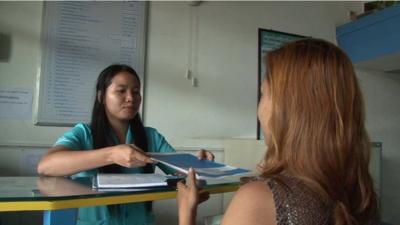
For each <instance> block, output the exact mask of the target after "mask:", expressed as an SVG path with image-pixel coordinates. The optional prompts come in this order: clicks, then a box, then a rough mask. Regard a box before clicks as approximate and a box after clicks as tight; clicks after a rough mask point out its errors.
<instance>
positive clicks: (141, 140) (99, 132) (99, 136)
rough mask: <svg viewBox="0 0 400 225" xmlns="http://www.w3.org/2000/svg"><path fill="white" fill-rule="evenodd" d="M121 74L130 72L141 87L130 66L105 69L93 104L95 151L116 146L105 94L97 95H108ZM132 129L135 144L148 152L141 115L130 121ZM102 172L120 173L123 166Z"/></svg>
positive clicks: (97, 86)
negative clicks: (113, 81) (99, 97)
mask: <svg viewBox="0 0 400 225" xmlns="http://www.w3.org/2000/svg"><path fill="white" fill-rule="evenodd" d="M121 72H128V73H129V74H131V75H132V76H134V77H135V78H136V79H137V80H138V82H139V87H140V79H139V76H138V75H137V73H136V71H135V70H134V69H133V68H131V67H130V66H128V65H123V64H114V65H110V66H108V67H107V68H105V69H104V70H103V71H102V72H101V73H100V75H99V77H98V78H97V84H96V98H95V100H94V104H93V111H92V121H91V129H92V136H93V147H94V149H98V148H103V147H108V146H113V145H115V143H114V141H113V139H112V137H111V136H110V134H111V131H112V128H111V126H110V123H109V121H108V118H107V115H106V110H105V105H104V98H105V94H102V95H101V96H102V97H101V99H100V100H99V99H98V98H97V93H99V92H100V93H106V90H107V88H108V86H110V85H111V81H112V79H113V78H114V77H115V75H117V74H118V73H121ZM129 124H130V129H131V132H132V134H135V135H134V140H133V141H134V144H135V145H136V146H138V147H139V148H141V149H142V150H144V151H145V152H147V151H148V146H147V137H146V132H145V129H144V126H143V123H142V120H141V119H140V115H139V113H137V114H136V116H135V117H134V118H133V119H132V120H130V121H129ZM99 171H100V172H103V173H119V172H121V166H119V165H117V164H112V165H108V166H103V167H100V168H99ZM143 171H144V172H145V173H152V172H154V171H153V167H152V166H151V165H146V166H145V167H144V168H143Z"/></svg>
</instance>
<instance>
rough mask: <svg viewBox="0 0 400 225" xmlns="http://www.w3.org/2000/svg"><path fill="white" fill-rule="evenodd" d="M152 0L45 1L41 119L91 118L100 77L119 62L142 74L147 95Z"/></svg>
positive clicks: (62, 122) (49, 122)
mask: <svg viewBox="0 0 400 225" xmlns="http://www.w3.org/2000/svg"><path fill="white" fill-rule="evenodd" d="M147 7H148V6H147V3H146V2H142V1H141V2H138V1H135V2H133V1H118V2H117V1H115V2H114V1H110V2H97V1H54V2H53V1H50V2H47V1H45V2H44V3H43V19H42V20H43V21H42V32H41V60H40V66H39V69H38V79H37V89H36V90H37V93H38V94H37V95H36V96H35V104H36V105H35V108H36V109H35V117H34V118H35V124H36V125H46V126H73V125H74V124H76V123H77V122H89V121H90V116H91V111H92V107H93V101H94V95H95V94H94V93H95V85H96V79H97V77H98V75H99V73H100V72H101V71H102V70H103V69H104V68H106V67H107V66H109V65H111V64H114V63H119V64H127V65H130V66H131V67H133V68H134V69H135V70H136V72H137V73H138V75H139V77H140V79H141V84H142V90H141V92H142V94H143V86H144V84H143V82H144V66H145V44H146V43H145V41H146V18H147Z"/></svg>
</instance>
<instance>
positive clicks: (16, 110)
mask: <svg viewBox="0 0 400 225" xmlns="http://www.w3.org/2000/svg"><path fill="white" fill-rule="evenodd" d="M31 118H32V91H30V90H24V89H19V88H6V87H0V119H1V120H4V119H9V120H17V119H18V120H21V119H22V120H28V119H29V120H30V119H31Z"/></svg>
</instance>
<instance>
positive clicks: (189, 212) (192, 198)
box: [176, 168, 209, 225]
mask: <svg viewBox="0 0 400 225" xmlns="http://www.w3.org/2000/svg"><path fill="white" fill-rule="evenodd" d="M177 187H178V195H177V197H176V198H177V202H178V214H179V225H194V224H196V214H197V205H198V204H200V203H201V202H204V201H206V200H207V199H208V198H209V194H208V192H201V193H199V189H198V187H197V185H196V178H195V171H194V170H193V169H192V168H190V169H189V173H188V177H187V184H184V183H183V182H178V184H177Z"/></svg>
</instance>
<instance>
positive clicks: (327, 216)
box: [265, 176, 333, 225]
mask: <svg viewBox="0 0 400 225" xmlns="http://www.w3.org/2000/svg"><path fill="white" fill-rule="evenodd" d="M282 181H283V182H280V181H277V180H275V179H274V178H269V179H267V180H266V181H265V182H266V184H267V185H268V186H269V188H270V189H271V191H272V193H273V195H274V201H275V207H276V220H277V225H309V224H313V225H331V224H333V221H332V217H331V212H332V210H331V208H330V207H328V206H327V205H326V204H324V203H323V202H322V201H321V200H320V198H319V197H318V195H317V194H315V193H314V192H312V191H311V190H310V189H309V188H308V187H307V186H306V185H304V184H303V183H302V182H301V181H300V180H298V179H296V178H293V177H286V176H285V177H283V178H282Z"/></svg>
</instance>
